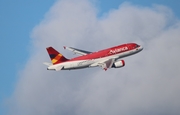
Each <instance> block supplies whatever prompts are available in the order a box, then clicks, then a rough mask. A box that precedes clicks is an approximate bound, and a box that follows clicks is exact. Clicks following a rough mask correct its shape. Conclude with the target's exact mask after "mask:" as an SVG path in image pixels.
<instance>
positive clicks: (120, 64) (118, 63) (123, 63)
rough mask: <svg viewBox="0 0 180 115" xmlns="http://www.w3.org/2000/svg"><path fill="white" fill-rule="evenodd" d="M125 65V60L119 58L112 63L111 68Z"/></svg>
mask: <svg viewBox="0 0 180 115" xmlns="http://www.w3.org/2000/svg"><path fill="white" fill-rule="evenodd" d="M123 66H125V61H124V60H119V61H116V62H114V63H113V65H112V68H120V67H123Z"/></svg>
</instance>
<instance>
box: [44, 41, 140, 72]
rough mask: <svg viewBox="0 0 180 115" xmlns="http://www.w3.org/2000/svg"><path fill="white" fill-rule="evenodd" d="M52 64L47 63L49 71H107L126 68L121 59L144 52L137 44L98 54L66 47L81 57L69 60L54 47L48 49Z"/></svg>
mask: <svg viewBox="0 0 180 115" xmlns="http://www.w3.org/2000/svg"><path fill="white" fill-rule="evenodd" d="M46 49H47V52H48V54H49V56H50V59H51V62H52V63H47V62H45V63H44V64H45V65H47V66H48V68H47V70H55V71H59V70H73V69H82V68H88V67H97V66H99V67H101V68H102V69H104V70H105V71H106V70H107V69H109V68H120V67H123V66H125V61H124V60H121V58H124V57H127V56H130V55H133V54H136V53H138V52H140V51H142V50H143V47H142V46H140V45H138V44H136V43H127V44H122V45H118V46H114V47H111V48H108V49H104V50H100V51H97V52H89V51H85V50H80V49H77V48H72V47H66V46H64V49H68V50H70V51H72V52H74V53H76V54H80V55H81V56H78V57H75V58H72V59H67V58H65V57H64V56H63V55H62V54H61V53H59V52H58V51H56V50H55V49H54V48H53V47H48V48H46Z"/></svg>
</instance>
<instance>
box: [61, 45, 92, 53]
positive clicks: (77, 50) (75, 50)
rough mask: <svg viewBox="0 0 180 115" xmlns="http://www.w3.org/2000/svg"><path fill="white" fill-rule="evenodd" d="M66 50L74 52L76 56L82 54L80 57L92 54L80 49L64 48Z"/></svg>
mask: <svg viewBox="0 0 180 115" xmlns="http://www.w3.org/2000/svg"><path fill="white" fill-rule="evenodd" d="M64 49H68V50H70V51H72V52H74V53H75V54H80V55H86V54H90V53H92V52H89V51H85V50H80V49H77V48H73V47H66V46H64Z"/></svg>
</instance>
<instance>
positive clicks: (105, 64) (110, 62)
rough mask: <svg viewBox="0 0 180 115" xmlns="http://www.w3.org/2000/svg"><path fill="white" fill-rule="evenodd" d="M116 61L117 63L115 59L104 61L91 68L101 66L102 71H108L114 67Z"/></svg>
mask: <svg viewBox="0 0 180 115" xmlns="http://www.w3.org/2000/svg"><path fill="white" fill-rule="evenodd" d="M114 61H115V59H114V58H112V59H107V60H103V61H101V62H97V63H94V64H92V65H91V66H100V67H101V68H102V69H104V70H105V71H106V70H107V69H108V68H111V67H112V65H113V63H114Z"/></svg>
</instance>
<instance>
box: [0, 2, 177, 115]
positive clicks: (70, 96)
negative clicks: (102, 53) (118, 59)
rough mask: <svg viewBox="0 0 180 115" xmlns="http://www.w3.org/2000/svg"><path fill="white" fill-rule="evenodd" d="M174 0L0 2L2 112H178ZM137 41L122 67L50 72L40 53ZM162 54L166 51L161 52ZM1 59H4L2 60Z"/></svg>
mask: <svg viewBox="0 0 180 115" xmlns="http://www.w3.org/2000/svg"><path fill="white" fill-rule="evenodd" d="M179 4H180V2H179V1H178V0H166V1H163V0H156V1H155V0H151V1H146V0H128V1H127V0H111V1H108V0H46V1H42V0H40V1H35V0H31V1H23V0H17V1H16V3H14V2H12V1H10V0H1V1H0V30H1V31H0V38H1V39H0V43H1V46H0V47H1V48H0V50H1V52H2V59H1V60H0V64H1V73H0V77H1V80H0V81H1V82H0V103H1V105H0V107H1V108H0V114H2V115H6V114H8V115H9V114H10V115H11V114H13V115H14V114H15V115H16V114H18V115H19V114H20V115H21V114H22V115H24V114H26V115H28V114H29V115H32V114H35V115H36V114H68V115H71V114H124V115H129V114H132V113H133V114H138V115H139V114H140V115H141V114H160V115H161V114H162V115H164V114H167V115H168V114H174V115H175V114H180V111H179V109H178V107H179V106H180V101H179V96H180V90H179V89H180V85H179V82H180V78H179V75H180V73H179V70H180V66H179V65H180V63H179V58H178V57H179V56H180V55H179V53H177V52H178V51H179V50H180V46H179V43H180V39H179V37H180V33H179V31H180V21H179V18H180V9H179V7H178V6H179ZM127 42H137V43H139V44H141V45H143V47H144V50H143V51H142V52H140V53H139V54H136V55H134V56H131V57H127V58H125V59H124V60H125V63H126V66H125V67H123V68H120V69H111V70H109V71H107V72H104V71H102V70H101V69H100V68H93V69H84V70H77V71H61V72H50V71H47V70H46V66H44V65H42V62H44V61H50V60H49V57H48V55H47V53H46V51H45V48H46V47H48V46H53V47H55V48H56V49H57V50H59V51H60V52H61V53H62V54H64V55H65V56H66V57H68V58H71V57H73V56H75V55H72V54H71V52H68V51H64V50H63V48H62V46H64V45H68V46H73V47H77V48H81V49H86V50H90V51H96V50H100V49H103V48H107V47H111V46H114V45H118V44H121V43H127ZM167 52H168V53H167ZM3 59H5V60H3Z"/></svg>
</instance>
